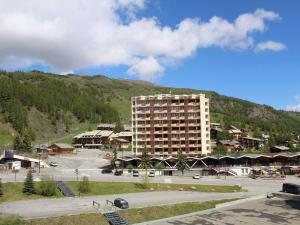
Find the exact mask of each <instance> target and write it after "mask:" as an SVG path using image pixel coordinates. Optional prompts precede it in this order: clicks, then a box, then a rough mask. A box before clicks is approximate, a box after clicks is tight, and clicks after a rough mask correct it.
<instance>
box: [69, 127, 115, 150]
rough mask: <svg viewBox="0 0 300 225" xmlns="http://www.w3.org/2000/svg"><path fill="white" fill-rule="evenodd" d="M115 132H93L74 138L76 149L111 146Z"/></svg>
mask: <svg viewBox="0 0 300 225" xmlns="http://www.w3.org/2000/svg"><path fill="white" fill-rule="evenodd" d="M112 134H113V131H110V130H93V131H88V132H85V133H82V134H78V135H76V136H75V137H73V140H74V144H75V147H84V148H96V149H99V148H101V147H102V146H103V145H109V144H110V137H111V135H112Z"/></svg>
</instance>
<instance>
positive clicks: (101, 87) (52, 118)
mask: <svg viewBox="0 0 300 225" xmlns="http://www.w3.org/2000/svg"><path fill="white" fill-rule="evenodd" d="M170 92H171V93H172V94H191V93H205V94H206V95H207V96H208V97H209V98H210V103H211V105H210V110H211V113H212V119H211V120H212V121H213V122H220V123H222V124H223V125H224V126H225V127H226V126H229V125H231V124H233V125H236V126H238V127H247V128H251V129H252V130H254V131H257V132H272V133H274V134H283V135H285V134H290V133H300V114H299V113H292V112H285V111H278V110H275V109H273V108H272V107H269V106H265V105H259V104H255V103H251V102H248V101H244V100H240V99H237V98H232V97H226V96H223V95H219V94H217V93H216V92H210V91H201V90H192V89H179V88H168V87H161V86H158V85H155V84H152V83H148V82H144V81H134V80H124V79H111V78H108V77H105V76H80V75H68V76H61V75H55V74H49V73H42V72H39V71H32V72H26V73H24V72H13V73H7V72H5V71H2V72H0V144H5V143H10V142H11V141H12V140H13V136H14V135H16V133H20V134H22V133H28V134H29V135H30V136H31V138H32V139H34V138H36V139H40V138H45V137H48V138H52V137H54V136H57V135H64V134H67V133H68V132H69V129H70V127H72V126H74V125H78V124H81V123H83V122H85V123H99V122H116V121H119V120H120V121H122V122H124V123H128V121H129V119H130V98H131V97H132V96H136V95H149V94H159V93H170Z"/></svg>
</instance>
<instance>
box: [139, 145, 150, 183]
mask: <svg viewBox="0 0 300 225" xmlns="http://www.w3.org/2000/svg"><path fill="white" fill-rule="evenodd" d="M150 167H151V164H150V157H149V155H148V151H147V148H146V146H145V147H144V149H143V152H142V158H141V164H140V168H141V169H143V170H145V177H144V184H145V185H147V183H148V169H149V168H150Z"/></svg>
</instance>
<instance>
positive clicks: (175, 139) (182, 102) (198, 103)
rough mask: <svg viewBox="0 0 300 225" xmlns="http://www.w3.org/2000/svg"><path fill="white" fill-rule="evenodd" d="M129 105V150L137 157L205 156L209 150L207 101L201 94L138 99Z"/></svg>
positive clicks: (164, 95)
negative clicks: (180, 152) (130, 120)
mask: <svg viewBox="0 0 300 225" xmlns="http://www.w3.org/2000/svg"><path fill="white" fill-rule="evenodd" d="M131 104H132V131H133V136H132V138H133V139H132V151H133V154H136V155H140V154H141V152H142V150H143V149H144V148H147V150H148V152H149V154H150V155H156V156H176V155H177V152H178V149H182V151H183V153H184V154H185V155H188V156H199V155H206V154H207V153H210V152H211V148H210V121H209V99H208V98H206V97H205V95H204V94H197V95H194V94H193V95H171V94H160V95H152V96H138V97H133V98H132V99H131Z"/></svg>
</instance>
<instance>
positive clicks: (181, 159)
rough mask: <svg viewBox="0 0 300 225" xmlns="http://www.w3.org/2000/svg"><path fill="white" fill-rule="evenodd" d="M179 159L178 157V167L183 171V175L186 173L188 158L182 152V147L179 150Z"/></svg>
mask: <svg viewBox="0 0 300 225" xmlns="http://www.w3.org/2000/svg"><path fill="white" fill-rule="evenodd" d="M177 154H178V159H177V164H176V168H177V169H178V170H179V171H181V173H182V176H183V174H184V170H185V169H186V159H185V156H184V155H183V153H182V149H179V150H178V153H177Z"/></svg>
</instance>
